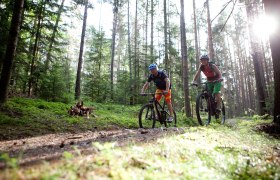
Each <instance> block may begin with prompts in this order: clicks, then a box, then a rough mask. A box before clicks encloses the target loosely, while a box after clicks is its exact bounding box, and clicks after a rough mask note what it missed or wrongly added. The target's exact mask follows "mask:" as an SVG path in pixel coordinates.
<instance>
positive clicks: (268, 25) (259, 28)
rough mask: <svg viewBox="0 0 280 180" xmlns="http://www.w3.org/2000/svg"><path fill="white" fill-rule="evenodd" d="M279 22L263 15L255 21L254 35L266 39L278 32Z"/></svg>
mask: <svg viewBox="0 0 280 180" xmlns="http://www.w3.org/2000/svg"><path fill="white" fill-rule="evenodd" d="M277 26H278V22H277V21H276V19H275V18H274V17H272V16H266V15H262V16H260V17H259V18H258V19H256V20H255V21H254V24H253V29H254V33H255V34H256V35H257V36H259V37H260V38H266V37H268V36H269V35H271V34H273V33H274V32H276V29H277Z"/></svg>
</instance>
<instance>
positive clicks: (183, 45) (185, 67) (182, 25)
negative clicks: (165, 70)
mask: <svg viewBox="0 0 280 180" xmlns="http://www.w3.org/2000/svg"><path fill="white" fill-rule="evenodd" d="M184 11H185V10H184V0H181V16H180V29H181V56H182V61H183V78H184V95H185V112H186V116H187V117H191V106H190V98H189V85H188V82H189V78H188V77H189V76H188V60H187V39H186V28H185V12H184Z"/></svg>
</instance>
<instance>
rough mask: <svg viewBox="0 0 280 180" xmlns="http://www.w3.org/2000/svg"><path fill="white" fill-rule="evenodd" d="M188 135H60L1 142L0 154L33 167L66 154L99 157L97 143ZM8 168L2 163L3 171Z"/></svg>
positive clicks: (173, 131) (132, 132)
mask: <svg viewBox="0 0 280 180" xmlns="http://www.w3.org/2000/svg"><path fill="white" fill-rule="evenodd" d="M181 133H184V130H183V129H182V128H168V129H166V128H156V129H148V130H144V129H122V128H116V129H113V130H104V131H97V130H96V131H88V132H84V133H75V134H72V133H60V134H48V135H43V136H37V137H31V138H24V139H19V140H10V141H0V153H1V154H2V153H8V154H9V156H10V157H15V158H17V159H18V160H19V164H20V165H21V166H30V165H34V164H37V163H40V162H42V161H43V160H47V161H51V160H58V159H60V158H61V157H62V155H63V152H65V151H68V152H72V153H75V152H79V153H81V154H92V153H96V151H97V150H96V149H95V148H94V147H93V146H92V143H94V142H100V143H105V142H114V143H115V145H116V146H125V145H128V144H131V143H147V142H151V141H154V140H156V139H158V138H161V137H164V136H166V135H172V134H181ZM5 167H6V164H5V163H4V161H3V160H1V159H0V169H3V168H5Z"/></svg>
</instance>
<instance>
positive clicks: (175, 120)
mask: <svg viewBox="0 0 280 180" xmlns="http://www.w3.org/2000/svg"><path fill="white" fill-rule="evenodd" d="M169 117H170V115H169V114H167V117H166V119H168V118H169ZM165 127H177V115H176V112H175V111H174V110H173V121H172V122H166V123H165Z"/></svg>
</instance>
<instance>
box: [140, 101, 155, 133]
mask: <svg viewBox="0 0 280 180" xmlns="http://www.w3.org/2000/svg"><path fill="white" fill-rule="evenodd" d="M155 123H156V118H155V110H154V107H153V105H151V104H146V105H144V106H143V107H142V108H141V109H140V112H139V126H140V128H145V129H147V128H154V127H155Z"/></svg>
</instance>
